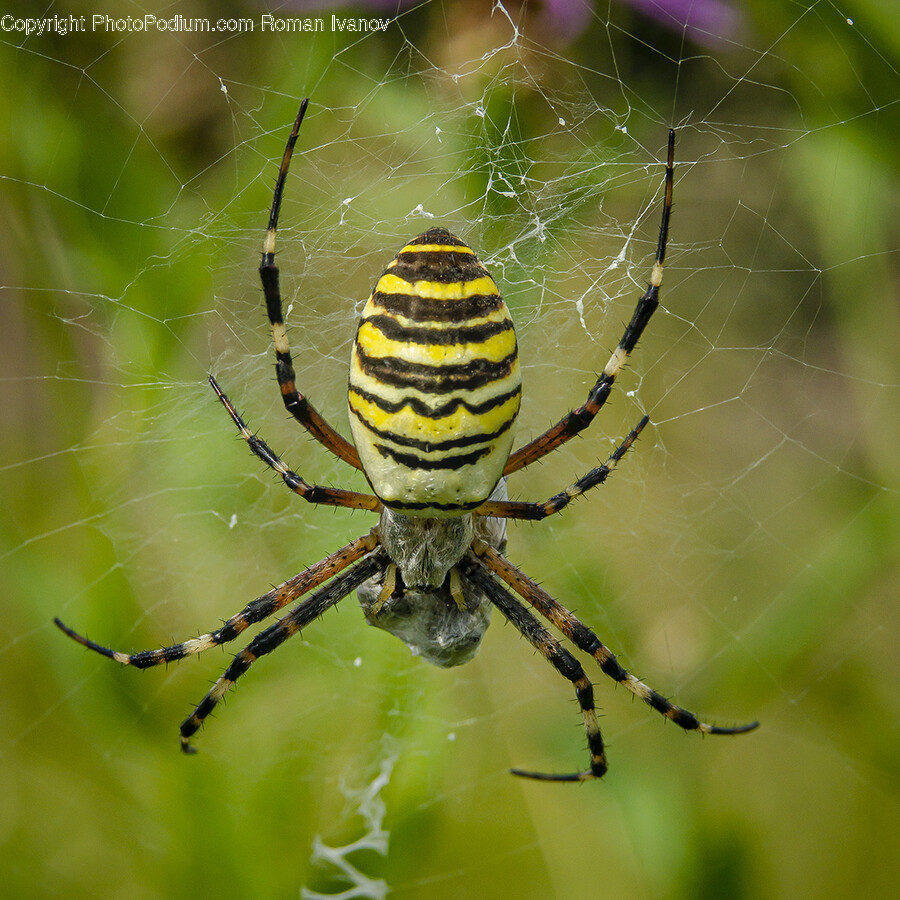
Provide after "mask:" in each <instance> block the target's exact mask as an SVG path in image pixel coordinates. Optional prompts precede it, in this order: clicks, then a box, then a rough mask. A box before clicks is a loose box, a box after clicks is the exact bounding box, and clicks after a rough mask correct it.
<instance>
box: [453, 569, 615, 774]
mask: <svg viewBox="0 0 900 900" xmlns="http://www.w3.org/2000/svg"><path fill="white" fill-rule="evenodd" d="M459 567H460V569H461V570H462V572H463V574H465V575H466V577H467V578H469V579H470V580H471V581H473V582H474V583H475V584H476V585H478V587H479V588H481V590H483V591H484V592H485V594H487V596H488V598H489V599H490V601H491V603H493V604H494V605H495V606H496V607H497V608H498V609H499V610H500V612H502V613H503V615H504V616H506V618H507V619H508V620H509V621H510V622H512V623H513V625H515V627H516V629H517V630H518V631H519V633H520V634H521V635H522V636H523V637H524V638H525V639H526V640H527V641H528V642H529V643H530V644H531V645H532V646H533V647H534V648H535V650H537V651H538V653H540V654H541V656H543V657H544V659H546V660H547V661H548V662H549V663H550V664H551V665H552V666H553V667H554V668H555V669H556V671H557V672H559V674H560V675H562V676H563V677H564V678H567V679H568V680H569V681H571V682H572V686H573V687H574V688H575V696H576V697H577V698H578V704H579V706H580V707H581V716H582V719H583V720H584V730H585V733H586V734H587V741H588V750H589V751H590V754H591V768H590V770H589V771H587V772H573V773H571V774H568V775H553V774H549V773H546V772H526V771H524V770H522V769H512V770H511V772H512V774H513V775H521V776H522V777H523V778H534V779H537V780H538V781H589V780H590V779H592V778H602V777H603V775H605V774H606V769H607V763H606V751H605V750H604V747H603V736H602V735H601V733H600V723H599V722H598V721H597V710H596V708H595V706H594V689H593V686H592V685H591V682H590V680H589V679H588V677H587V675H585V674H584V669H583V668H582V667H581V663H579V662H578V660H577V659H575V657H574V656H572V654H571V653H569V651H568V650H566V648H565V647H563V645H562V644H560V642H559V641H558V640H556V638H555V637H553V635H552V634H550V632H549V631H547V629H546V628H544V626H543V625H541V623H540V622H539V621H538V620H537V619H536V618H535V617H534V616H533V615H532V614H531V613H530V612H529V611H528V610H527V609H526V608H525V607H524V606H523V605H522V604H521V603H519V601H518V600H516V598H515V597H513V596H512V594H510V593H509V591H507V590H506V588H504V587H503V586H502V585H501V584H499V583H498V582H497V581H495V580H494V578H493V577H492V576H491V574H490V572H488V571H487V569H485V568H484V566H483V565H482V564H481V563H480V562H479V560H478V558H477V557H476V556H474V555H473V554H472V553H471V552H470V553H468V554H466V556H465V557H463V560H462V562H461V563H460V564H459Z"/></svg>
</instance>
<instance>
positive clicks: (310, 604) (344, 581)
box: [181, 550, 387, 753]
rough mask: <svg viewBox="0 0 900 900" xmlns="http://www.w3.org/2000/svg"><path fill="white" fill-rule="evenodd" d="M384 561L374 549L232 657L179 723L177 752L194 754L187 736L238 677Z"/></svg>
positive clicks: (374, 570)
mask: <svg viewBox="0 0 900 900" xmlns="http://www.w3.org/2000/svg"><path fill="white" fill-rule="evenodd" d="M386 561H387V558H386V556H385V554H384V552H383V551H381V550H376V551H375V552H374V553H372V554H371V555H370V556H367V557H366V558H365V559H363V560H362V562H359V563H357V564H356V565H355V566H353V568H352V569H350V570H349V571H347V572H344V573H343V574H341V575H338V576H337V578H335V579H334V580H333V581H331V582H329V583H328V584H327V585H325V587H323V588H320V589H319V590H318V591H316V593H314V594H313V595H312V596H311V597H309V598H307V599H306V600H304V601H303V602H302V603H301V604H300V605H299V606H297V607H296V608H294V609H293V610H292V611H291V612H290V613H289V614H288V615H286V616H285V617H284V618H283V619H281V620H280V621H279V622H276V623H275V624H274V625H270V626H269V627H268V628H267V629H266V630H265V631H261V632H260V633H259V634H258V635H256V637H255V638H254V639H253V640H252V641H251V642H250V643H249V644H248V645H247V646H246V647H245V648H244V649H243V650H241V651H239V652H238V653H237V654H236V655H235V657H234V659H233V660H232V662H231V665H230V666H229V667H228V668H227V669H226V670H225V672H224V674H223V675H221V676H220V677H219V679H218V680H217V681H216V683H215V684H214V685H213V686H212V687H211V688H210V690H209V691H208V693H207V694H206V696H205V697H204V698H203V699H202V700H201V701H200V703H199V704H198V705H197V708H196V709H195V710H194V712H193V713H191V715H189V716H188V717H187V718H186V719H185V720H184V721H183V722H182V723H181V749H182V750H183V751H184V752H185V753H193V752H195V751H194V749H193V747H191V744H190V739H191V736H192V735H193V734H195V733H196V731H197V730H198V729H199V728H200V726H201V725H202V724H203V722H204V720H205V719H206V717H207V716H208V715H209V714H210V713H211V712H212V711H213V710H214V709H215V707H216V705H217V704H218V703H219V701H220V700H221V699H222V698H223V697H224V696H225V694H226V693H227V692H228V691H229V689H230V688H231V687H232V686H233V685H234V683H235V682H236V681H237V680H238V678H240V677H241V675H243V674H244V673H245V672H246V671H247V670H248V669H249V668H250V666H252V665H253V663H254V662H256V660H257V659H259V658H260V657H261V656H265V655H266V654H267V653H271V652H272V651H273V650H275V649H277V648H278V647H279V646H280V645H281V644H283V643H284V642H285V641H286V640H287V639H288V638H289V637H293V636H294V635H295V634H297V632H298V631H300V629H301V628H303V627H304V626H305V625H308V624H309V623H310V622H312V621H313V620H314V619H317V618H318V617H319V616H321V615H322V614H323V613H324V612H325V610H327V609H328V608H329V607H331V606H334V605H335V604H336V603H338V602H339V601H340V600H342V599H343V598H344V597H346V596H347V594H349V593H350V592H351V591H354V590H356V588H358V587H359V586H360V585H361V584H362V583H363V582H364V581H366V580H367V579H368V578H371V577H372V576H373V575H377V574H378V572H380V571H381V570H382V569H383V568H384V565H385V562H386Z"/></svg>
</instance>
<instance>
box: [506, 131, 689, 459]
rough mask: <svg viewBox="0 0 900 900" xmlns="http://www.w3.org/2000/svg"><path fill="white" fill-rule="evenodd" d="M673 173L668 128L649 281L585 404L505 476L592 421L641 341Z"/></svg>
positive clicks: (651, 307) (522, 451)
mask: <svg viewBox="0 0 900 900" xmlns="http://www.w3.org/2000/svg"><path fill="white" fill-rule="evenodd" d="M674 172H675V132H674V130H670V131H669V149H668V158H667V162H666V185H665V202H664V204H663V211H662V221H661V222H660V226H659V240H658V241H657V244H656V259H655V261H654V263H653V270H652V271H651V273H650V283H649V284H648V286H647V290H646V291H645V292H644V294H643V296H642V297H641V298H640V299H639V300H638V302H637V306H636V307H635V310H634V313H633V315H632V317H631V321H630V322H629V323H628V326H627V327H626V329H625V333H624V334H623V335H622V339H621V340H620V341H619V345H618V347H616V349H615V350H614V351H613V354H612V356H611V357H610V358H609V362H607V364H606V366H605V367H604V369H603V372H602V373H601V374H600V377H599V378H598V379H597V381H596V383H595V384H594V386H593V387H592V388H591V390H590V392H589V393H588V397H587V402H586V403H585V404H584V406H579V407H578V409H575V410H573V411H572V412H570V413H568V414H566V415H565V416H563V417H562V419H560V420H559V422H557V423H556V424H555V425H554V426H553V427H552V428H550V429H548V430H547V431H545V432H544V433H543V434H542V435H540V436H539V437H537V438H535V439H534V440H533V441H531V443H529V444H526V445H525V446H524V447H521V448H519V449H518V450H516V451H515V453H513V454H512V455H511V456H510V457H509V459H508V460H507V462H506V467H505V468H504V469H503V474H504V475H509V474H511V473H512V472H518V471H519V469H522V468H524V467H525V466H528V465H531V463H533V462H535V461H536V460H538V459H540V458H541V457H543V456H546V455H547V454H548V453H550V451H551V450H555V449H556V448H557V447H559V446H561V445H562V444H564V443H566V441H568V440H570V439H571V438H573V437H575V435H576V434H579V433H580V432H581V431H584V429H585V428H587V427H588V425H590V424H591V422H593V420H594V416H596V415H597V413H598V412H599V411H600V409H601V408H602V406H603V404H604V403H606V401H607V399H608V398H609V395H610V392H611V391H612V387H613V383H614V382H615V380H616V377H617V376H618V374H619V372H621V371H622V369H623V368H624V367H625V364H626V363H627V362H628V357H629V355H630V353H631V351H632V350H634V348H635V345H636V344H637V342H638V341H639V340H640V338H641V335H642V334H643V333H644V329H645V328H646V327H647V323H648V322H649V321H650V317H651V316H652V315H653V313H654V312H656V308H657V307H658V306H659V287H660V285H661V284H662V275H663V263H664V262H665V258H666V243H667V242H668V239H669V217H670V216H671V213H672V183H673V179H674Z"/></svg>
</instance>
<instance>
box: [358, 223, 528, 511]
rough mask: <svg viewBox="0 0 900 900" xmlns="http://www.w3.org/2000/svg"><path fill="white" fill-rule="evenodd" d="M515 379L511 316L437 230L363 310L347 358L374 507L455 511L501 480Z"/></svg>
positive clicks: (490, 285) (395, 265) (415, 246)
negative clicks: (376, 503)
mask: <svg viewBox="0 0 900 900" xmlns="http://www.w3.org/2000/svg"><path fill="white" fill-rule="evenodd" d="M521 383H522V379H521V375H520V373H519V360H518V353H517V349H516V333H515V331H514V330H513V324H512V319H511V318H510V315H509V310H508V309H507V308H506V304H505V303H504V302H503V298H502V297H501V296H500V291H499V290H498V289H497V285H496V284H495V283H494V279H493V278H491V276H490V275H488V273H487V270H486V269H485V268H484V266H482V265H481V263H480V262H479V261H478V258H477V257H476V256H475V254H474V253H473V252H472V250H471V248H469V247H468V246H467V245H466V244H465V243H463V241H461V240H460V239H459V238H457V237H454V236H453V235H452V234H450V232H449V231H446V230H445V229H443V228H432V229H431V230H430V231H427V232H426V233H425V234H423V235H420V236H419V237H417V238H415V239H414V240H412V241H410V242H409V243H408V244H407V245H406V246H405V247H404V248H403V249H402V250H401V251H400V252H399V253H398V254H397V256H396V257H395V258H394V260H393V261H392V262H391V263H390V265H389V266H388V267H387V269H386V270H385V272H384V274H383V275H382V276H381V278H380V279H379V280H378V283H377V284H376V285H375V290H374V291H373V292H372V296H371V297H370V298H369V301H368V303H366V306H365V309H364V310H363V314H362V319H361V320H360V323H359V328H358V330H357V332H356V340H355V341H354V343H353V355H352V358H351V361H350V428H351V431H352V432H353V439H354V442H355V444H356V449H357V451H358V452H359V458H360V460H361V462H362V465H363V470H364V471H365V473H366V477H367V478H368V479H369V483H370V484H371V485H372V489H373V490H374V491H375V493H376V494H377V495H378V496H379V497H380V498H381V500H382V501H383V502H384V503H385V504H387V505H388V506H391V507H393V508H395V509H398V510H401V511H403V512H405V513H407V514H409V515H421V516H448V515H449V516H452V515H459V514H461V513H464V512H466V511H467V510H470V509H474V508H475V507H476V506H478V505H479V504H480V503H482V502H483V501H484V500H486V499H487V497H488V496H489V495H490V493H491V491H492V490H493V489H494V486H495V485H496V484H497V482H498V481H499V479H500V475H501V473H502V471H503V466H504V465H505V463H506V460H507V458H508V456H509V452H510V448H511V446H512V440H513V432H514V426H515V421H516V415H517V414H518V412H519V398H520V394H521Z"/></svg>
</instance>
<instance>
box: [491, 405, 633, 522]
mask: <svg viewBox="0 0 900 900" xmlns="http://www.w3.org/2000/svg"><path fill="white" fill-rule="evenodd" d="M649 421H650V417H649V416H644V418H643V419H641V421H640V422H638V424H637V425H636V426H635V427H634V428H632V430H631V431H630V432H629V433H628V436H627V437H626V438H625V440H624V441H622V443H621V444H619V446H618V447H617V448H616V450H615V451H614V452H613V454H612V455H611V456H610V457H609V459H608V460H607V461H606V462H605V463H604V464H603V465H602V466H597V468H596V469H591V471H590V472H588V473H587V475H583V476H582V477H581V478H579V479H578V481H576V482H575V483H574V484H573V485H570V486H569V487H567V488H566V489H565V490H564V491H561V492H560V493H559V494H556V495H554V496H553V497H551V498H550V499H549V500H545V501H544V502H543V503H522V502H518V501H515V500H488V501H486V502H485V503H482V504H481V506H479V507H478V508H477V509H476V510H475V512H476V513H477V514H478V515H481V516H494V517H495V518H498V519H546V518H547V516H552V515H553V514H554V513H558V512H559V511H560V510H562V509H565V508H566V507H567V506H568V505H569V503H571V501H572V500H574V499H575V498H576V497H580V496H581V495H582V494H583V493H584V492H585V491H588V490H590V489H591V488H592V487H596V486H597V485H598V484H603V482H604V481H606V479H607V476H608V475H609V473H610V472H612V470H613V468H615V466H616V464H617V463H618V462H619V460H620V459H621V458H622V457H623V456H624V455H625V454H626V453H627V452H628V450H629V448H630V447H631V445H632V444H633V443H634V442H635V441H636V440H637V436H638V435H639V434H640V433H641V432H642V431H643V430H644V426H646V424H647V423H648V422H649Z"/></svg>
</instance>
